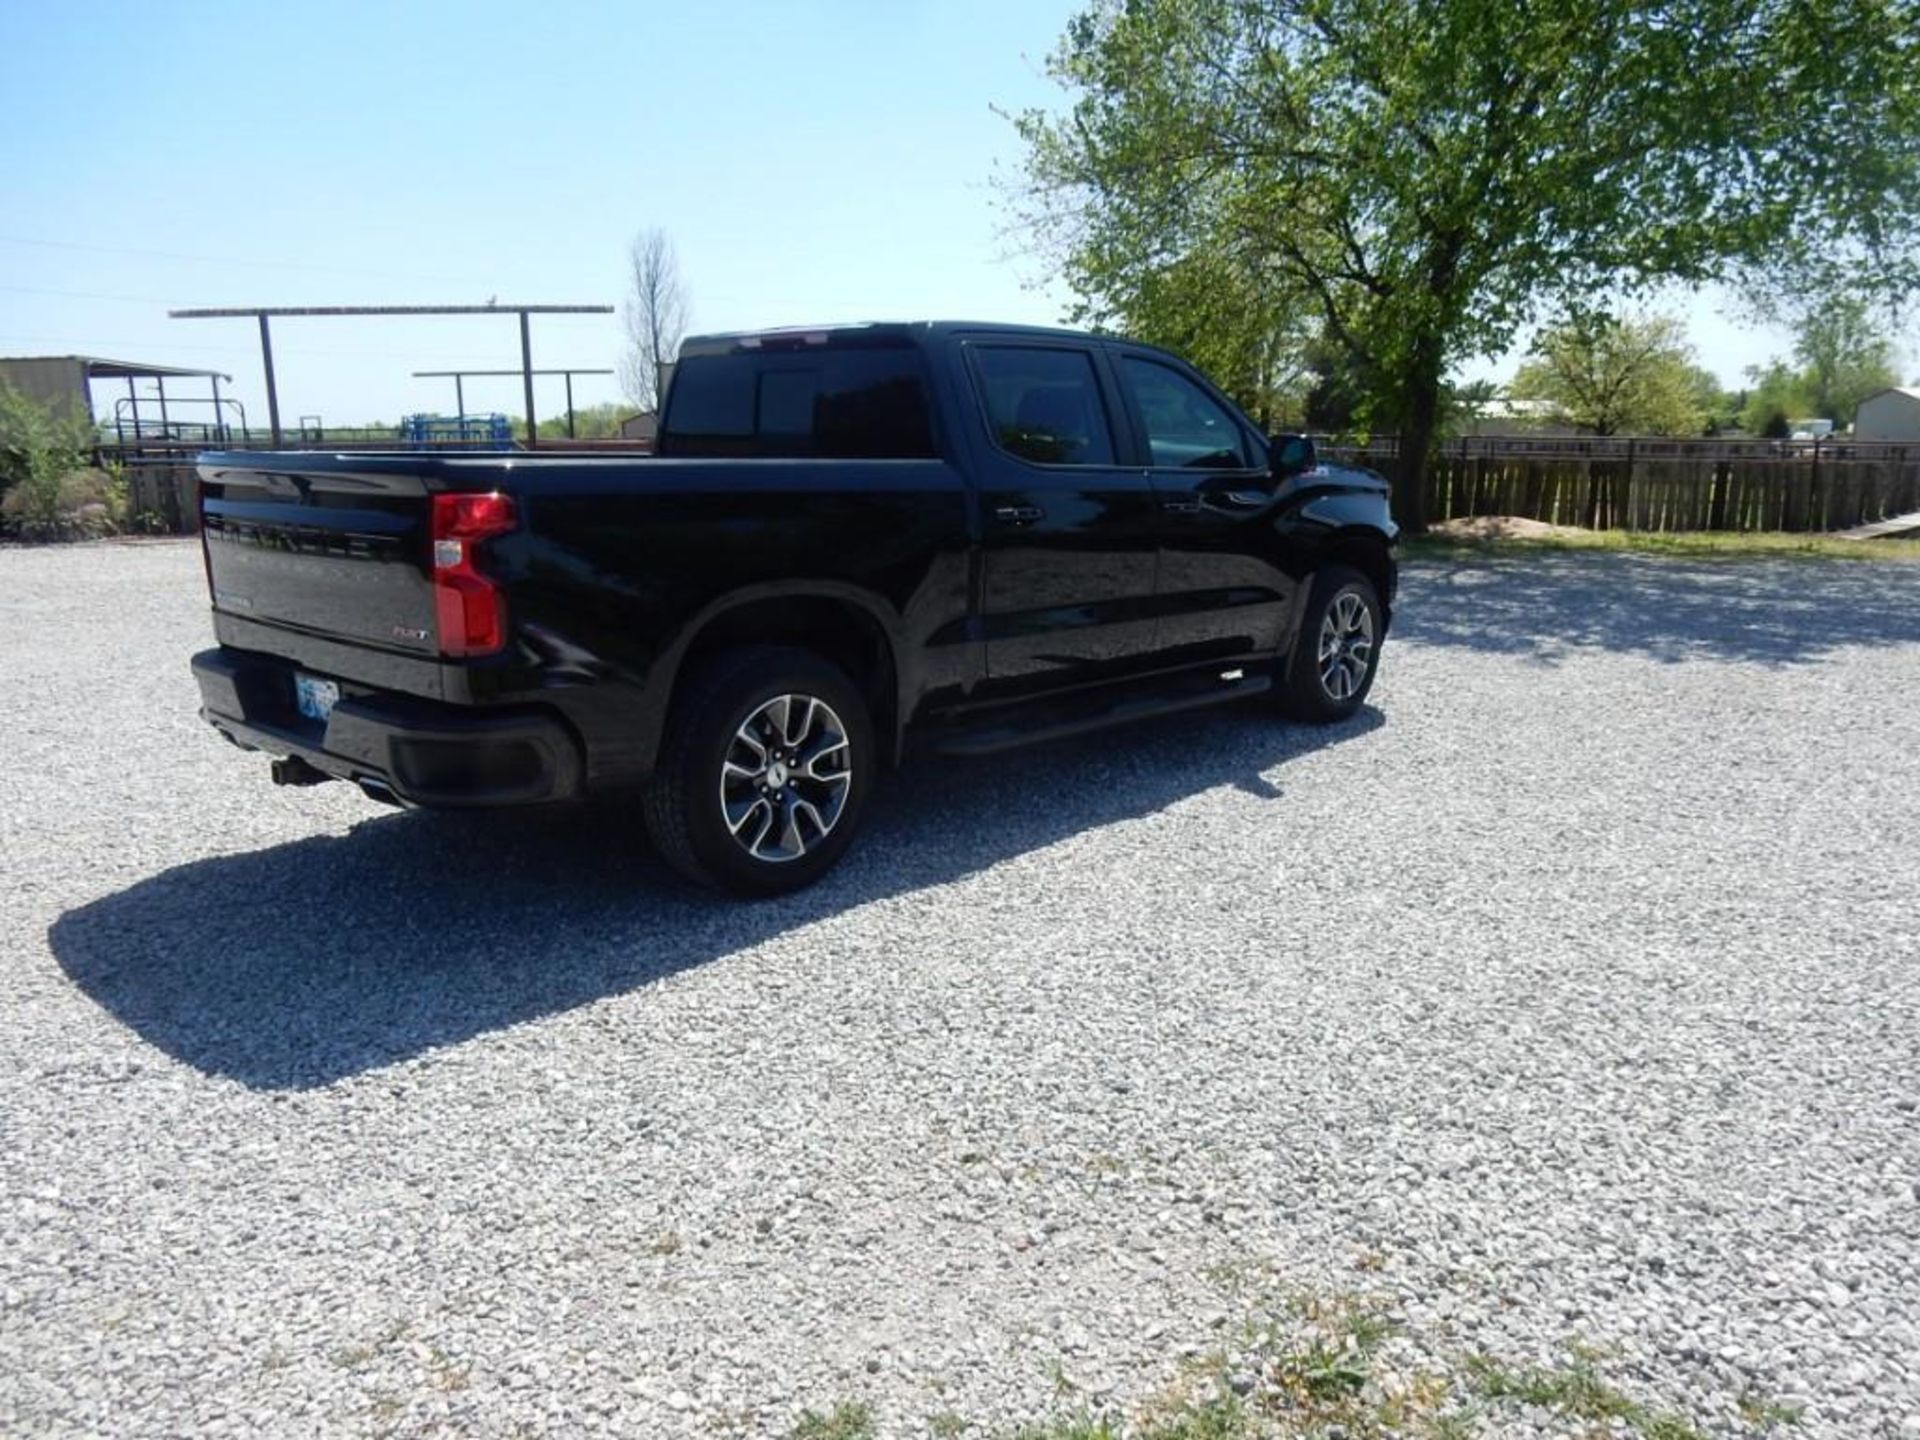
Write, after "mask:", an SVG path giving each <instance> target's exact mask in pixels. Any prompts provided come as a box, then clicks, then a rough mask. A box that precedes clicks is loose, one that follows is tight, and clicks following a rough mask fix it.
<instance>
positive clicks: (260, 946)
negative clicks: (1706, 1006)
mask: <svg viewBox="0 0 1920 1440" xmlns="http://www.w3.org/2000/svg"><path fill="white" fill-rule="evenodd" d="M1381 723H1382V720H1381V716H1380V714H1379V712H1378V711H1376V710H1373V709H1371V708H1368V709H1365V710H1363V711H1362V712H1361V713H1360V714H1359V715H1357V716H1355V717H1354V718H1353V719H1352V720H1350V721H1347V722H1346V723H1344V724H1342V725H1339V726H1334V727H1330V728H1327V729H1322V730H1315V729H1307V728H1304V727H1293V726H1283V725H1279V724H1276V723H1275V721H1274V720H1273V719H1272V718H1271V717H1270V716H1268V715H1267V714H1265V713H1263V712H1261V711H1259V710H1256V709H1254V708H1252V707H1250V706H1249V707H1239V706H1235V707H1230V708H1227V709H1222V710H1215V711H1210V712H1203V713H1201V714H1198V715H1188V716H1174V717H1169V718H1167V719H1165V720H1159V721H1152V722H1148V723H1145V724H1141V725H1135V726H1133V727H1130V728H1129V729H1128V731H1127V732H1126V733H1125V738H1124V740H1122V741H1119V742H1117V743H1111V744H1096V745H1086V744H1080V745H1073V744H1062V745H1052V746H1046V747H1042V748H1039V749H1036V750H1030V751H1023V752H1016V753H1014V754H1010V755H1007V756H1003V757H998V758H995V759H991V760H977V761H966V762H958V763H952V764H942V763H933V764H927V763H924V762H923V763H921V764H919V765H918V766H916V767H909V768H908V769H907V770H906V771H904V772H903V773H902V774H901V775H900V776H898V777H897V778H896V779H894V780H893V781H892V782H890V783H889V784H888V785H887V787H886V789H885V791H884V793H882V794H880V795H878V796H877V797H876V801H875V804H874V806H873V807H872V808H871V809H870V810H869V812H868V828H867V833H866V834H865V835H864V836H863V837H862V840H861V843H860V844H859V845H858V846H856V847H855V849H854V851H853V852H852V854H850V855H849V857H848V859H847V861H846V862H845V863H844V864H843V865H842V866H841V867H840V868H839V869H838V870H837V871H836V872H835V873H834V874H832V875H830V876H828V877H827V879H826V880H824V881H823V882H822V883H820V884H819V885H817V886H815V887H814V888H812V889H810V890H808V891H805V892H803V893H801V894H798V895H794V896H788V897H785V898H783V899H780V900H773V901H763V902H759V903H754V904H744V903H739V902H735V901H730V900H725V899H720V898H717V897H712V896H708V895H705V894H703V893H699V892H696V891H693V890H691V889H690V888H688V887H686V886H684V885H682V884H680V883H679V882H678V881H677V880H675V879H673V878H672V877H670V876H669V875H668V874H666V872H665V871H664V870H662V869H661V868H660V867H659V866H658V865H657V863H656V862H654V861H653V860H652V859H651V857H649V856H648V855H647V853H646V851H645V847H644V846H643V845H642V844H641V843H640V842H639V840H638V838H637V828H638V821H637V818H634V819H631V820H630V819H629V818H628V817H627V816H626V815H625V814H623V813H621V812H620V811H618V810H614V809H600V808H594V809H587V808H578V807H576V808H573V809H565V808H556V809H553V810H546V811H525V812H503V813H499V814H494V815H477V816H457V815H436V814H427V813H410V814H391V815H383V816H379V817H377V818H373V819H369V820H366V821H363V822H361V823H360V824H357V825H355V826H354V827H353V829H352V831H351V832H350V833H348V834H346V835H343V836H332V835H327V836H316V837H314V838H311V839H306V840H296V841H293V842H290V843H288V844H283V845H276V846H272V847H270V848H268V849H265V850H258V851H254V852H251V853H247V854H239V855H227V856H221V857H217V858H214V859H209V860H200V861H196V862H194V863H192V864H187V865H181V866H178V867H176V868H175V869H172V870H168V871H165V872H163V873H161V874H158V875H155V876H153V877H152V878H150V879H147V880H143V881H141V882H140V883H138V884H136V885H134V886H132V887H130V888H128V889H126V890H123V891H121V892H119V893H117V894H113V895H109V896H106V897H104V898H102V899H100V900H96V901H94V902H93V903H91V904H88V905H84V906H81V907H79V908H77V909H75V910H72V911H69V912H68V913H67V914H65V915H63V916H62V917H61V918H60V919H59V920H58V921H56V922H55V923H54V925H53V926H52V928H51V929H50V931H49V932H48V943H49V945H50V946H51V948H52V950H53V953H54V955H55V957H56V958H57V959H58V961H59V963H60V964H61V966H62V967H63V968H64V969H65V971H66V972H67V974H68V975H69V976H70V977H71V978H72V979H73V981H74V983H75V984H77V985H78V986H79V987H80V988H81V989H82V990H83V991H85V992H86V993H87V994H88V995H89V996H91V997H92V998H93V999H94V1000H95V1001H97V1002H98V1003H99V1004H100V1005H101V1006H102V1007H104V1008H105V1009H106V1010H107V1011H109V1012H110V1013H112V1014H113V1015H114V1016H115V1017H117V1018H118V1019H119V1020H121V1021H122V1022H123V1023H125V1024H126V1025H127V1026H129V1027H130V1028H131V1029H132V1030H134V1031H135V1032H136V1033H137V1034H139V1035H140V1036H141V1037H142V1038H143V1039H145V1040H147V1041H148V1042H150V1043H151V1044H153V1045H156V1046H158V1047H159V1048H160V1049H161V1050H163V1051H165V1052H166V1053H167V1054H169V1055H171V1056H173V1057H175V1058H176V1059H179V1060H182V1061H184V1062H186V1063H187V1064H189V1065H191V1066H193V1067H195V1068H196V1069H198V1070H200V1071H203V1072H205V1073H207V1074H212V1075H222V1076H227V1077H230V1078H232V1079H234V1080H238V1081H239V1082H241V1083H242V1084H244V1085H247V1086H250V1087H253V1088H257V1089H268V1090H281V1089H306V1088H310V1087H315V1086H321V1085H326V1084H329V1083H331V1082H333V1081H335V1080H338V1079H341V1078H344V1077H347V1076H351V1075H356V1074H359V1073H361V1072H363V1071H367V1070H371V1069H375V1068H378V1067H380V1066H384V1065H389V1064H393V1063H396V1062H399V1061H403V1060H406V1059H409V1058H411V1057H413V1056H417V1055H420V1054H422V1053H424V1052H426V1051H429V1050H432V1049H435V1048H437V1047H441V1046H446V1045H451V1044H456V1043H458V1042H460V1041H462V1040H466V1039H469V1038H471V1037H473V1036H475V1035H478V1034H482V1033H485V1032H487V1031H491V1030H497V1029H500V1028H502V1027H505V1026H510V1025H513V1024H515V1023H517V1022H520V1021H523V1020H528V1019H533V1018H536V1017H538V1016H542V1015H548V1014H553V1013H556V1012H559V1011H564V1010H567V1009H570V1008H572V1007H574V1006H577V1005H582V1004H586V1003H588V1002H590V1001H593V1000H597V999H600V998H603V997H605V996H608V995H612V994H617V993H620V992H622V991H626V990H630V989H632V988H634V987H635V986H639V985H643V984H646V983H648V982H649V981H653V980H657V979H660V978H661V977H663V976H667V975H671V974H673V973H675V972H677V971H680V970H684V969H687V968H689V967H691V966H695V965H699V964H702V963H704V962H706V961H709V960H713V959H717V958H719V957H722V956H726V955H730V954H733V953H735V952H737V951H739V950H742V949H745V948H747V947H749V946H752V945H754V944H756V943H758V942H760V941H762V940H765V939H767V938H769V937H770V936H773V935H777V934H780V933H782V932H785V931H790V930H794V929H798V928H800V927H803V926H806V925H808V924H810V923H812V922H814V921H817V920H821V919H823V918H826V917H828V916H831V915H834V914H836V913H839V912H841V911H845V910H847V909H850V908H852V907H854V906H857V905H860V904H863V903H865V902H867V901H870V900H876V899H882V898H885V897H888V896H893V895H899V894H903V893H907V892H910V891H914V890H918V889H921V888H924V887H927V886H932V885H938V884H941V883H944V882H947V881H951V880H955V879H958V878H960V877H962V876H965V875H968V874H971V873H973V872H975V871H978V870H980V869H983V868H985V867H987V866H990V865H993V864H995V863H996V862H998V861H1001V860H1004V859H1007V858H1009V857H1012V856H1015V855H1019V854H1022V853H1025V852H1027V851H1030V850H1034V849H1038V848H1040V847H1043V846H1046V845H1050V844H1052V843H1054V842H1056V841H1058V840H1061V839H1064V838H1066V837H1068V836H1070V835H1073V834H1076V833H1078V832H1081V831H1084V830H1088V829H1092V828H1095V827H1098V826H1102V825H1106V824H1110V823H1113V822H1115V821H1119V820H1123V819H1128V818H1132V817H1135V816H1140V815H1145V814H1150V813H1152V812H1154V811H1156V810H1159V809H1162V808H1164V807H1165V806H1167V805H1169V804H1171V803H1173V802H1175V801H1177V800H1180V799H1182V798H1184V797H1186V796H1189V795H1192V794H1196V793H1198V792H1200V791H1203V790H1207V789H1210V788H1214V787H1217V786H1220V785H1236V786H1238V787H1239V788H1241V789H1242V790H1245V791H1248V792H1250V793H1253V794H1255V795H1258V796H1261V797H1263V798H1268V799H1274V800H1278V799H1280V798H1282V797H1281V792H1280V791H1279V789H1278V788H1277V787H1276V786H1275V785H1273V784H1272V782H1270V781H1269V780H1268V779H1267V778H1266V773H1267V772H1268V771H1270V770H1271V769H1272V767H1274V766H1275V765H1281V764H1284V763H1286V762H1287V761H1288V760H1290V759H1293V758H1295V757H1297V756H1300V755H1302V754H1305V753H1307V752H1309V751H1313V750H1317V749H1321V748H1323V747H1326V746H1329V745H1336V744H1339V743H1340V742H1342V741H1344V740H1350V739H1353V738H1355V737H1357V736H1360V735H1364V734H1366V733H1368V732H1369V731H1372V730H1374V729H1376V728H1377V727H1378V726H1379V725H1380V724H1381ZM1274 823H1276V824H1284V823H1285V819H1284V811H1282V812H1280V813H1279V814H1278V815H1277V816H1276V819H1275V822H1274Z"/></svg>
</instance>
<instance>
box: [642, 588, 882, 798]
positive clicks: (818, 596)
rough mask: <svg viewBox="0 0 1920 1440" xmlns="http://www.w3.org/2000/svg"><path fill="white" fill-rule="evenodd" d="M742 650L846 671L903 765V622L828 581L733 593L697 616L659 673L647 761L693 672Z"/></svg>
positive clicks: (863, 595) (876, 602) (861, 594)
mask: <svg viewBox="0 0 1920 1440" xmlns="http://www.w3.org/2000/svg"><path fill="white" fill-rule="evenodd" d="M741 645H791V646H793V647H795V648H796V649H801V650H806V651H810V652H811V653H813V654H815V655H819V656H820V657H822V658H823V659H825V660H828V661H831V662H832V663H833V664H834V665H836V666H838V667H839V668H840V669H841V670H843V671H845V672H846V674H847V676H848V678H849V679H851V680H852V681H853V683H854V685H855V686H856V687H857V688H858V689H859V691H860V693H861V696H862V698H863V699H865V700H866V702H867V707H868V713H869V715H870V717H871V719H872V722H873V733H874V734H875V735H876V736H879V737H882V738H883V754H884V756H885V758H886V759H887V761H888V763H889V764H891V763H893V762H894V761H895V760H897V758H898V755H899V750H900V739H901V734H902V730H903V726H904V723H905V706H904V703H903V699H902V693H901V667H900V659H899V657H900V637H899V625H898V622H897V620H896V619H895V617H894V616H893V614H892V612H891V610H890V608H889V607H888V606H887V605H886V604H885V602H884V601H882V600H880V599H879V598H878V597H876V596H873V595H870V594H868V593H867V592H865V591H863V590H859V589H856V588H854V587H852V586H844V585H834V584H832V583H830V582H820V583H817V584H809V585H797V586H796V585H773V586H755V587H751V588H749V589H745V590H739V591H734V592H731V593H730V594H728V595H726V596H723V597H721V598H720V599H718V600H715V601H714V602H713V603H711V604H709V605H708V606H706V607H705V608H704V609H702V610H701V611H700V612H699V614H697V615H696V616H694V618H693V619H692V620H691V621H690V622H689V623H688V624H687V626H686V628H685V630H684V631H683V632H682V636H681V639H680V641H679V643H678V644H677V645H676V646H675V648H674V650H673V651H672V652H671V653H670V654H669V655H668V656H667V657H665V663H663V664H662V666H661V667H660V692H659V701H658V703H657V704H656V705H655V706H654V707H653V708H654V710H655V715H654V735H653V736H652V740H651V743H650V744H649V746H648V752H649V755H651V754H653V753H654V752H655V751H656V750H657V748H658V744H659V731H660V730H661V729H662V728H663V727H664V724H665V720H666V716H667V714H668V712H669V710H670V709H671V707H672V705H673V703H674V700H675V698H676V696H677V695H678V693H679V691H680V689H681V685H682V682H683V681H684V679H685V677H686V676H687V675H688V674H689V673H690V671H691V669H692V667H694V666H697V665H698V664H700V663H701V661H702V660H704V659H705V658H707V657H708V656H711V655H714V654H717V653H719V652H720V651H722V650H727V649H732V648H734V647H736V646H741Z"/></svg>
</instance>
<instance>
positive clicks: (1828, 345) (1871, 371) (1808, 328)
mask: <svg viewBox="0 0 1920 1440" xmlns="http://www.w3.org/2000/svg"><path fill="white" fill-rule="evenodd" d="M1798 330H1799V333H1798V335H1797V336H1796V337H1795V340H1794V346H1793V354H1794V358H1795V359H1797V360H1798V361H1799V362H1800V363H1801V365H1802V366H1804V367H1805V368H1804V369H1803V370H1802V372H1801V379H1802V381H1803V382H1804V384H1805V386H1806V391H1807V395H1808V397H1809V399H1810V401H1811V409H1810V413H1811V414H1814V415H1824V416H1826V417H1827V418H1828V419H1829V420H1831V421H1833V423H1834V424H1835V425H1836V426H1846V425H1851V424H1852V423H1853V412H1854V411H1856V410H1858V409H1859V408H1860V402H1861V401H1862V400H1864V399H1866V398H1867V397H1868V396H1869V395H1876V394H1878V393H1879V392H1880V391H1882V390H1885V389H1887V388H1888V387H1890V386H1893V385H1898V384H1899V383H1900V375H1899V372H1898V371H1896V370H1895V369H1894V367H1893V357H1894V349H1893V342H1892V341H1891V340H1890V339H1888V338H1887V336H1886V333H1885V332H1884V331H1882V330H1881V329H1880V328H1879V327H1878V326H1877V325H1876V324H1875V323H1874V320H1873V316H1872V312H1871V311H1869V310H1868V308H1867V306H1866V305H1865V304H1863V303H1862V302H1861V301H1860V300H1858V299H1856V298H1852V297H1842V298H1840V299H1838V300H1834V301H1832V302H1830V303H1828V304H1824V305H1820V306H1817V307H1815V308H1813V309H1810V310H1808V311H1807V312H1806V313H1805V314H1804V315H1803V316H1802V317H1801V319H1800V323H1799V326H1798Z"/></svg>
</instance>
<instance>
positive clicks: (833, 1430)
mask: <svg viewBox="0 0 1920 1440" xmlns="http://www.w3.org/2000/svg"><path fill="white" fill-rule="evenodd" d="M793 1440H873V1407H872V1406H871V1405H869V1404H867V1403H866V1401H864V1400H843V1401H841V1402H840V1403H839V1404H838V1405H836V1406H834V1407H833V1409H831V1410H829V1411H828V1412H827V1413H826V1414H824V1415H821V1414H818V1413H816V1412H814V1411H812V1410H807V1411H804V1412H803V1413H802V1414H801V1416H800V1418H799V1420H797V1421H795V1422H794V1427H793Z"/></svg>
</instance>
